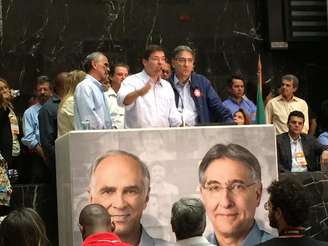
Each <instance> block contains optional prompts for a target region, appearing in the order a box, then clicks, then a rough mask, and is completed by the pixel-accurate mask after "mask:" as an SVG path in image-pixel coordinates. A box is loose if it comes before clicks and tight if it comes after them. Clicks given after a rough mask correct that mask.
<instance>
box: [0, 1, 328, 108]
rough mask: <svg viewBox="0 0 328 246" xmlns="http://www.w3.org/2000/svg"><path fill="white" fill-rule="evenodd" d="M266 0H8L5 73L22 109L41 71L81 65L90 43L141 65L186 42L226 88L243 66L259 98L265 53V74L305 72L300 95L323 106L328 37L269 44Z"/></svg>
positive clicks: (201, 66) (0, 50)
mask: <svg viewBox="0 0 328 246" xmlns="http://www.w3.org/2000/svg"><path fill="white" fill-rule="evenodd" d="M266 2H267V1H264V0H222V1H216V0H202V1H199V0H94V1H90V0H31V1H28V2H27V1H25V0H15V1H13V0H1V3H2V16H3V19H2V23H3V36H2V39H1V43H0V58H1V63H0V75H1V76H2V77H6V78H8V80H9V81H10V83H11V84H12V86H13V87H15V88H20V89H21V91H22V97H21V99H20V100H19V102H18V107H19V108H20V109H21V110H23V109H24V102H25V100H26V98H27V97H28V96H29V95H30V94H31V93H32V88H33V83H34V81H35V77H36V76H37V75H40V74H44V73H45V74H49V75H50V76H53V75H54V74H56V73H57V72H59V71H62V70H71V69H73V68H77V67H79V66H80V63H81V59H82V58H83V57H84V56H85V55H86V54H88V53H89V52H91V51H94V50H101V51H104V52H105V53H106V54H108V55H109V57H110V60H111V62H112V63H113V62H117V61H124V62H127V63H128V64H129V65H130V66H131V72H136V71H138V70H139V69H140V68H141V63H140V57H141V56H142V52H143V49H144V47H145V46H146V45H147V44H150V43H157V44H162V45H163V46H165V47H166V48H167V50H168V51H171V50H172V49H173V48H174V47H175V46H176V45H178V44H187V45H190V46H192V47H193V48H194V49H195V51H196V53H197V61H196V68H195V70H196V71H197V72H200V73H203V74H205V75H206V76H208V77H209V78H210V79H211V80H212V82H213V83H214V84H215V86H216V88H217V89H218V91H219V93H220V94H221V96H223V97H225V96H226V92H225V90H224V84H225V80H226V78H227V76H228V75H229V74H230V73H231V72H234V71H237V70H239V71H241V72H242V73H243V74H244V75H245V77H246V78H247V79H248V81H249V83H248V93H249V97H250V98H252V99H254V98H255V81H256V64H257V57H258V54H261V55H262V61H263V74H264V81H266V82H267V83H268V84H270V83H271V84H272V86H274V87H275V86H276V84H277V83H279V78H280V77H281V75H282V74H285V73H287V72H288V73H295V74H296V75H297V76H299V77H300V79H301V86H300V90H299V95H301V96H302V97H305V98H306V99H307V100H308V101H309V102H310V105H311V107H313V108H314V109H317V108H318V105H319V103H320V102H321V101H322V100H323V98H325V97H326V94H324V92H322V90H320V89H321V87H322V85H323V83H324V81H325V75H324V72H325V71H327V68H328V62H327V59H325V52H324V51H327V48H326V45H325V44H324V45H321V44H322V43H320V42H319V43H314V44H313V43H309V44H303V43H301V44H299V45H298V46H297V47H296V48H292V47H293V46H292V45H290V47H291V48H290V49H289V50H284V51H271V50H269V48H268V40H267V36H268V35H267V29H268V28H267V12H268V11H273V10H271V9H267V5H266ZM0 25H1V22H0ZM168 54H169V52H168ZM314 95H315V96H314Z"/></svg>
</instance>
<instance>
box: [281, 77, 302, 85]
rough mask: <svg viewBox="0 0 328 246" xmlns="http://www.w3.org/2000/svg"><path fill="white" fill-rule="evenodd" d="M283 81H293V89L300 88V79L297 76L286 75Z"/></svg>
mask: <svg viewBox="0 0 328 246" xmlns="http://www.w3.org/2000/svg"><path fill="white" fill-rule="evenodd" d="M283 80H288V81H293V87H294V88H298V84H299V81H298V78H297V77H296V76H295V75H293V74H286V75H284V76H282V77H281V81H283Z"/></svg>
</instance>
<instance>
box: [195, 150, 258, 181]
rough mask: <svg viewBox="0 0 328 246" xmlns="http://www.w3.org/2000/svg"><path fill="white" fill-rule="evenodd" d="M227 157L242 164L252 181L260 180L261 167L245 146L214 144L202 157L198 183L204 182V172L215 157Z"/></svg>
mask: <svg viewBox="0 0 328 246" xmlns="http://www.w3.org/2000/svg"><path fill="white" fill-rule="evenodd" d="M223 158H228V159H231V160H234V161H238V162H239V163H240V164H242V165H244V166H245V167H246V168H247V169H248V170H249V171H250V176H251V178H252V179H253V180H254V181H259V182H261V167H260V163H259V161H258V160H257V158H256V157H255V156H254V155H253V154H252V153H251V152H250V151H249V150H248V149H246V148H244V147H242V146H240V145H238V144H228V145H224V144H216V145H214V146H213V147H212V148H211V149H210V150H209V151H208V152H207V153H206V154H205V156H204V157H203V159H202V161H201V163H200V165H199V168H198V176H199V183H200V184H204V182H205V180H204V173H205V171H206V169H207V168H208V167H209V165H210V164H211V163H212V162H213V161H214V160H217V159H223Z"/></svg>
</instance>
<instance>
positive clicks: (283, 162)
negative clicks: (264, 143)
mask: <svg viewBox="0 0 328 246" xmlns="http://www.w3.org/2000/svg"><path fill="white" fill-rule="evenodd" d="M301 142H302V147H303V152H304V156H305V159H306V162H307V167H308V171H318V170H320V165H319V161H318V160H319V157H320V155H321V153H322V151H324V150H325V149H327V148H328V146H324V145H321V144H319V143H318V142H317V140H316V138H314V137H312V136H310V135H306V134H301ZM277 156H278V166H279V171H280V172H285V171H290V170H291V168H292V152H291V148H290V138H289V135H288V132H285V133H282V134H280V135H278V136H277Z"/></svg>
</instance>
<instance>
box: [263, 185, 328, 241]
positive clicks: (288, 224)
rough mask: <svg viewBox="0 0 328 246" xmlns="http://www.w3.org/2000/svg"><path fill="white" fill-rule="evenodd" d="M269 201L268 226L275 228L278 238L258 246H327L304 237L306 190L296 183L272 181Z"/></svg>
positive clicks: (266, 205)
mask: <svg viewBox="0 0 328 246" xmlns="http://www.w3.org/2000/svg"><path fill="white" fill-rule="evenodd" d="M268 192H269V194H270V198H269V200H268V201H267V202H266V203H265V209H266V210H268V211H269V215H268V217H269V220H270V226H272V227H273V228H276V229H277V230H278V232H279V237H277V238H273V239H271V240H268V241H266V242H264V243H261V244H259V245H265V246H271V245H272V246H276V245H277V246H279V245H298V246H302V245H317V246H321V245H322V246H323V245H328V243H327V242H321V241H317V240H315V239H312V238H309V237H307V236H305V235H304V232H305V228H304V227H302V225H304V224H305V222H306V220H307V218H308V215H309V214H310V213H309V209H310V206H311V203H310V200H309V197H308V196H307V193H306V192H307V191H306V189H305V188H304V187H303V186H302V185H301V184H299V183H297V182H296V181H293V180H291V179H284V180H282V181H274V182H272V184H271V185H270V186H269V188H268Z"/></svg>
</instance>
